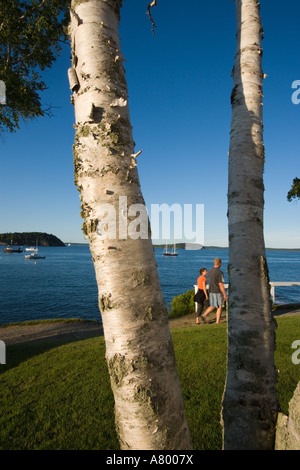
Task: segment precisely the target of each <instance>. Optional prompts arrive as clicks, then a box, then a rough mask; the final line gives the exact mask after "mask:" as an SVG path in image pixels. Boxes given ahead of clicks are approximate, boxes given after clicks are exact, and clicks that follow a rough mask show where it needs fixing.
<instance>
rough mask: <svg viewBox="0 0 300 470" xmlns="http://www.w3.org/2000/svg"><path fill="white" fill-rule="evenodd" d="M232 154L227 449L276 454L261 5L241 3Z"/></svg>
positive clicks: (252, 1) (225, 406)
mask: <svg viewBox="0 0 300 470" xmlns="http://www.w3.org/2000/svg"><path fill="white" fill-rule="evenodd" d="M235 3H236V13H237V51H236V57H235V65H234V69H233V79H234V87H233V91H232V96H231V100H232V122H231V137H230V151H229V188H228V221H229V264H228V275H229V305H228V307H229V308H228V364H227V378H226V387H225V392H224V397H223V415H222V418H223V428H224V430H223V431H224V435H223V439H224V443H223V445H224V449H243V450H246V449H273V446H274V436H275V424H276V417H277V400H276V369H275V364H274V351H275V329H276V322H275V320H274V319H273V317H272V312H271V301H270V286H269V275H268V267H267V261H266V254H265V245H264V234H263V209H264V196H263V193H264V185H263V170H264V158H265V155H264V144H263V111H262V110H263V107H262V96H263V95H262V80H263V73H262V65H261V62H262V47H261V42H262V34H263V31H262V26H261V18H260V7H259V3H258V2H257V0H235Z"/></svg>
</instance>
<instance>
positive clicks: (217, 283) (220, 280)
mask: <svg viewBox="0 0 300 470" xmlns="http://www.w3.org/2000/svg"><path fill="white" fill-rule="evenodd" d="M221 264H222V260H221V259H220V258H215V260H214V267H213V268H211V269H210V270H209V272H208V278H209V305H210V306H209V307H208V308H207V309H206V310H205V312H204V313H203V315H201V319H202V320H205V317H206V316H207V315H208V314H209V313H210V312H212V311H213V310H214V309H215V308H216V309H217V314H216V323H220V318H221V313H222V306H223V303H224V301H225V300H227V295H226V291H225V287H224V275H223V272H222V271H221V270H220V267H221Z"/></svg>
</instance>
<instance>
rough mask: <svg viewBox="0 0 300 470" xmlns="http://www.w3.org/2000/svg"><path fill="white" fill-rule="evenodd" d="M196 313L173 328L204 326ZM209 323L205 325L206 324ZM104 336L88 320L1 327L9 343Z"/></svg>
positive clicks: (289, 310) (282, 312)
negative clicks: (198, 320) (197, 320)
mask: <svg viewBox="0 0 300 470" xmlns="http://www.w3.org/2000/svg"><path fill="white" fill-rule="evenodd" d="M273 315H274V317H280V316H295V315H296V316H298V315H299V316H300V304H288V305H280V306H276V310H274V312H273ZM195 318H196V317H195V314H190V315H186V316H184V317H181V318H174V319H170V320H169V325H170V328H178V327H183V326H195V328H201V327H203V325H196V324H195ZM225 321H226V313H225V312H224V313H223V314H222V317H221V322H225ZM208 323H215V315H214V313H212V314H211V315H209V316H208ZM204 326H205V325H204ZM96 336H103V328H102V325H101V323H100V322H97V321H88V320H86V321H85V320H77V319H74V320H73V319H70V320H67V321H66V320H57V321H47V320H41V321H39V322H37V323H35V324H32V323H31V322H28V323H26V322H25V323H21V324H12V325H9V324H8V325H2V326H0V340H1V341H4V343H5V344H6V345H13V344H24V343H33V342H43V341H64V340H73V341H74V340H75V341H76V340H81V339H86V338H93V337H96Z"/></svg>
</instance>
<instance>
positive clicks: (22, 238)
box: [0, 232, 65, 246]
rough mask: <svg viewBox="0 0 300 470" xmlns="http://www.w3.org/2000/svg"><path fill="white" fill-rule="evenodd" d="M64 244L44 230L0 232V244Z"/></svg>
mask: <svg viewBox="0 0 300 470" xmlns="http://www.w3.org/2000/svg"><path fill="white" fill-rule="evenodd" d="M36 243H37V244H38V246H65V244H64V242H62V241H61V240H60V239H59V238H57V237H56V236H55V235H52V234H48V233H44V232H14V233H0V245H23V246H26V245H34V246H35V245H36Z"/></svg>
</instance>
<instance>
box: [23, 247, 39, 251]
mask: <svg viewBox="0 0 300 470" xmlns="http://www.w3.org/2000/svg"><path fill="white" fill-rule="evenodd" d="M35 250H36V248H34V246H29V247H28V248H25V251H35Z"/></svg>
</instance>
